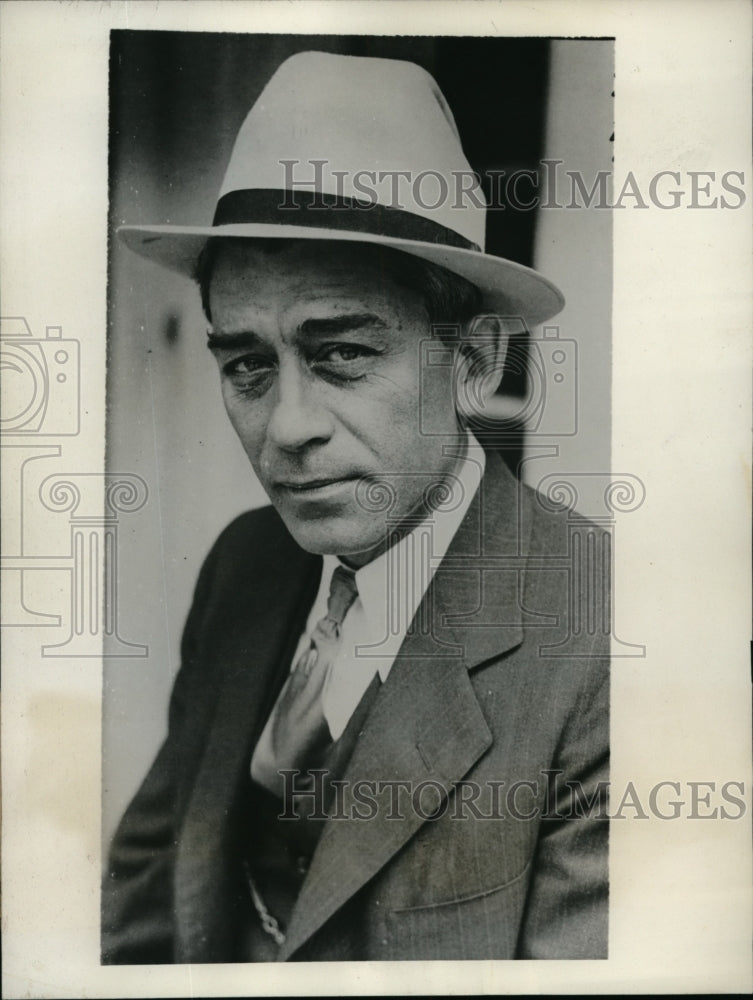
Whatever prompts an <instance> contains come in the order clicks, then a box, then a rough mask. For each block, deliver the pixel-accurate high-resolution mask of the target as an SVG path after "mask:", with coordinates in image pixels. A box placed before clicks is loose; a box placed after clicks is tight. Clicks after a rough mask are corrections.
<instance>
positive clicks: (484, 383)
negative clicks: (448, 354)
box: [455, 314, 510, 422]
mask: <svg viewBox="0 0 753 1000" xmlns="http://www.w3.org/2000/svg"><path fill="white" fill-rule="evenodd" d="M509 339H510V334H509V331H508V330H507V329H506V327H505V324H504V321H503V320H502V319H501V318H500V317H499V316H495V315H491V314H490V315H483V316H476V317H474V318H473V319H472V320H471V321H470V322H469V323H468V326H467V327H466V330H465V332H464V335H463V338H462V341H461V345H460V349H459V351H458V358H457V368H456V379H455V407H456V409H457V412H458V416H459V417H460V419H461V421H462V422H465V421H467V420H468V419H469V418H473V417H484V416H485V415H488V414H487V406H488V403H489V401H490V400H491V399H492V397H493V396H494V395H495V393H496V392H497V390H498V389H499V386H500V383H501V381H502V376H503V375H504V373H505V358H506V357H507V345H508V341H509Z"/></svg>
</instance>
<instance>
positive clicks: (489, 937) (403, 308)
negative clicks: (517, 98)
mask: <svg viewBox="0 0 753 1000" xmlns="http://www.w3.org/2000/svg"><path fill="white" fill-rule="evenodd" d="M374 165H376V166H377V167H378V168H379V169H378V170H377V171H373V172H371V173H369V175H368V178H367V177H366V176H365V173H364V172H365V171H366V170H371V167H373V166H374ZM296 171H300V172H299V173H298V174H296ZM296 176H298V181H296ZM419 177H422V178H426V177H430V178H433V179H434V181H436V183H437V190H438V192H439V194H440V195H442V193H443V192H444V191H446V192H447V193H448V196H447V197H435V198H433V199H432V200H431V201H429V199H427V198H426V197H424V196H423V195H422V191H421V186H420V184H416V183H413V182H414V181H415V179H416V178H419ZM401 178H402V179H404V180H405V179H407V182H408V183H406V184H402V186H401V184H400V183H399V181H400V180H401ZM366 179H368V181H369V184H370V185H371V186H370V188H369V189H368V192H367V194H366V196H364V192H365V191H367V189H366V187H365V180H366ZM469 181H470V183H469ZM457 185H459V186H457ZM450 190H452V192H453V193H452V196H449V192H450ZM458 192H459V196H458V197H456V194H458ZM484 216H485V212H484V207H483V202H482V200H481V199H480V195H479V191H478V188H477V186H474V184H473V182H472V175H471V171H470V167H469V165H468V163H467V161H466V159H465V157H464V155H463V153H462V149H461V146H460V142H459V138H458V135H457V131H456V129H455V125H454V121H453V119H452V115H451V112H450V110H449V108H448V107H447V104H446V102H445V100H444V98H443V96H442V95H441V93H440V92H439V90H438V88H437V86H436V84H435V83H434V81H433V80H432V79H431V77H430V76H429V75H428V74H426V73H425V72H424V71H423V70H421V69H419V68H418V67H416V66H414V65H412V64H409V63H404V62H399V61H389V60H381V59H362V58H354V57H347V56H332V55H325V54H323V53H313V52H311V53H301V54H299V55H297V56H294V57H291V58H290V59H289V60H287V61H286V62H285V63H283V65H282V66H281V67H280V68H279V69H278V71H277V73H276V74H275V75H274V77H273V78H272V80H271V81H270V82H269V84H268V85H267V87H266V88H265V90H264V92H263V94H262V95H261V97H260V98H259V100H258V101H257V103H256V104H255V105H254V107H253V108H252V110H251V112H250V113H249V116H248V118H247V119H246V122H245V123H244V125H243V127H242V129H241V131H240V133H239V135H238V138H237V141H236V145H235V148H234V151H233V155H232V158H231V161H230V164H229V166H228V170H227V173H226V176H225V181H224V184H223V188H222V190H221V193H220V198H219V200H218V205H217V210H216V214H215V219H214V223H213V225H212V226H206V227H196V228H190V229H186V228H179V227H149V228H145V227H130V228H126V229H125V230H123V231H122V236H123V238H124V239H125V240H126V242H127V243H128V244H129V245H130V246H131V247H132V248H133V249H135V250H137V251H138V252H140V253H142V254H144V255H146V256H148V257H151V258H152V259H154V260H156V261H157V262H159V263H161V264H163V265H167V266H169V267H173V268H177V269H178V270H182V271H183V272H184V273H187V274H191V275H192V276H194V277H195V278H196V279H197V280H198V282H199V286H200V289H201V295H202V302H203V305H204V309H205V312H206V315H207V319H208V321H209V324H210V326H209V333H208V346H209V348H210V350H211V351H212V353H213V354H214V356H215V358H216V360H217V364H218V368H219V372H220V381H221V387H222V394H223V399H224V403H225V407H226V410H227V412H228V416H229V418H230V420H231V423H232V424H233V427H234V428H235V430H236V432H237V433H238V435H239V438H240V440H241V442H242V444H243V447H244V449H245V451H246V453H247V455H248V457H249V459H250V461H251V463H252V465H253V468H254V470H255V472H256V474H257V476H258V477H259V479H260V481H261V483H262V485H263V486H264V488H265V490H266V492H267V493H268V495H269V498H270V501H271V504H272V506H271V507H268V508H264V509H263V510H259V511H253V512H251V513H249V514H246V515H243V516H241V517H240V518H239V519H237V520H236V521H235V522H234V523H233V524H231V525H230V526H229V527H228V528H227V529H226V530H225V532H223V534H222V535H221V536H220V538H219V539H218V541H217V543H216V544H215V546H214V548H213V550H212V552H211V553H210V555H209V557H208V559H207V560H206V562H205V564H204V567H203V569H202V572H201V575H200V577H199V581H198V584H197V587H196V592H195V597H194V603H193V606H192V609H191V612H190V615H189V618H188V621H187V624H186V628H185V632H184V636H183V642H182V649H181V653H182V661H181V669H180V672H179V674H178V677H177V679H176V683H175V688H174V692H173V695H172V700H171V706H170V720H169V732H168V736H167V739H166V741H165V743H164V745H163V747H162V749H161V751H160V753H159V755H158V757H157V760H156V761H155V763H154V765H153V767H152V769H151V770H150V772H149V774H148V776H147V778H146V780H145V782H144V784H143V786H142V788H141V789H140V791H139V792H138V794H137V795H136V797H135V799H134V801H133V803H132V804H131V806H130V807H129V809H128V811H127V812H126V815H125V816H124V818H123V820H122V822H121V824H120V827H119V830H118V832H117V834H116V836H115V839H114V842H113V848H112V852H111V858H110V861H109V867H108V872H107V875H106V878H105V885H104V907H103V958H104V961H106V962H125V963H150V962H220V961H228V962H229V961H277V960H283V961H284V960H295V961H312V960H329V961H332V960H373V959H390V960H395V959H453V958H457V959H463V958H487V959H488V958H513V957H520V958H604V957H606V932H607V928H606V907H607V855H606V838H607V826H606V822H605V820H604V818H603V810H602V806H603V801H604V796H605V792H606V779H607V760H608V709H609V700H608V670H607V653H608V650H607V649H606V648H605V641H604V638H603V632H600V631H599V630H597V629H595V628H592V627H590V626H588V627H584V623H583V622H582V621H580V619H578V618H577V614H576V611H577V609H578V608H579V607H580V600H581V596H582V595H581V592H582V591H585V590H586V589H587V588H589V587H591V588H593V587H594V586H597V585H598V586H602V585H603V584H602V583H601V582H600V581H599V578H598V576H596V575H594V576H592V577H589V579H588V580H585V579H581V577H579V576H578V575H577V574H575V573H573V574H568V573H567V572H563V570H562V565H563V559H567V557H568V555H569V553H570V552H571V550H572V547H573V545H574V544H576V543H575V542H574V539H576V540H577V544H582V545H583V546H584V547H588V546H591V547H593V546H594V545H596V544H597V542H598V539H599V535H598V533H597V530H596V529H595V528H594V527H593V526H591V525H589V524H588V523H587V522H585V521H583V520H582V519H578V518H577V516H576V515H574V514H573V513H572V512H568V511H565V510H554V509H551V505H548V504H546V503H545V502H543V500H542V498H539V497H537V495H536V494H534V493H533V492H531V491H529V490H528V489H526V488H524V487H522V486H521V485H520V484H519V483H518V482H517V481H516V479H515V478H514V477H513V475H512V474H511V473H510V472H509V471H508V470H507V469H506V467H505V466H504V464H503V462H502V461H501V459H500V458H499V456H497V455H496V454H495V453H494V452H492V451H490V452H488V453H486V452H485V451H484V449H483V448H481V446H480V445H479V444H478V441H477V440H476V438H475V436H474V435H473V433H472V430H471V426H472V422H473V417H474V416H478V415H479V414H481V415H483V413H484V411H485V406H486V403H487V402H488V401H489V399H490V398H491V396H493V394H494V392H495V391H496V389H497V388H498V385H499V382H500V379H501V375H502V371H503V362H504V353H505V347H506V337H507V333H508V330H509V328H510V320H511V319H512V320H513V321H515V320H518V319H519V318H521V317H522V318H523V320H524V321H525V322H527V323H528V324H529V325H532V324H535V323H538V322H542V321H543V320H545V319H547V318H549V317H550V316H552V315H553V314H554V313H556V312H557V311H558V309H559V308H561V305H562V299H561V296H560V294H559V292H558V291H557V290H556V289H555V288H554V287H553V286H552V285H551V284H550V283H549V282H547V281H546V280H545V279H544V278H543V277H541V276H540V275H538V274H536V273H535V272H533V271H531V270H529V269H526V268H523V267H521V266H519V265H517V264H515V263H513V262H510V261H505V260H502V259H499V258H494V257H491V256H489V255H486V254H484V252H483V250H482V247H483V242H484ZM553 651H554V652H553ZM584 802H585V806H584V805H583V803H584Z"/></svg>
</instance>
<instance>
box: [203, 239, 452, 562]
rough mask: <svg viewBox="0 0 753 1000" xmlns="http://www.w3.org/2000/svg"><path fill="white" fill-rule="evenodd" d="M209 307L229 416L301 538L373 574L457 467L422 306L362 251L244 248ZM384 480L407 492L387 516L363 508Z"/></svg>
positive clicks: (398, 493) (443, 381)
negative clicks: (430, 365) (400, 527)
mask: <svg viewBox="0 0 753 1000" xmlns="http://www.w3.org/2000/svg"><path fill="white" fill-rule="evenodd" d="M210 307H211V314H212V332H211V336H210V347H211V349H212V351H213V353H214V355H215V357H216V359H217V363H218V365H219V369H220V378H221V384H222V395H223V400H224V403H225V408H226V410H227V412H228V415H229V417H230V421H231V423H232V425H233V427H234V428H235V430H236V432H237V433H238V436H239V437H240V440H241V442H242V444H243V447H244V449H245V451H246V454H247V455H248V457H249V459H250V460H251V464H252V465H253V467H254V471H255V472H256V474H257V476H258V477H259V479H260V481H261V483H262V485H263V486H264V489H265V490H266V491H267V493H268V495H269V498H270V500H271V501H272V503H273V504H274V506H275V507H276V508H277V510H278V512H279V513H280V515H281V517H282V519H283V520H284V522H285V524H286V526H287V528H288V530H289V531H290V533H291V534H292V535H293V537H294V538H295V539H296V541H297V542H298V543H299V545H301V547H302V548H304V549H306V550H308V551H310V552H317V553H333V554H335V555H340V556H344V557H346V558H348V560H349V561H350V562H352V563H353V564H355V565H360V564H362V563H364V562H366V561H368V559H370V558H372V557H373V555H375V554H376V552H377V551H379V549H380V548H381V547H382V546H383V545H384V541H385V533H386V530H387V527H388V523H387V521H386V517H387V516H388V517H389V522H390V524H391V525H392V526H393V527H394V525H395V523H396V522H400V521H403V520H404V519H405V518H406V517H407V516H408V515H410V514H411V513H413V512H415V511H417V510H420V508H421V503H422V497H423V495H424V492H425V490H426V488H427V486H428V485H429V484H430V483H431V482H433V481H439V480H441V479H442V478H443V477H444V476H445V475H446V474H447V473H448V472H449V471H450V470H451V469H452V468H453V467H454V465H455V462H456V460H455V459H454V458H453V457H448V456H447V455H444V454H443V449H442V446H443V445H444V444H447V443H448V442H449V441H452V440H453V438H455V439H456V436H457V432H458V424H457V418H456V414H455V406H454V400H453V388H452V385H453V373H452V366H451V365H447V366H440V367H438V368H437V369H435V370H433V372H432V379H431V382H430V386H429V388H428V389H427V388H426V386H425V387H424V396H423V398H422V399H420V400H419V394H420V391H421V377H420V376H421V355H422V351H421V349H420V345H421V342H422V341H423V340H425V339H426V338H427V337H429V336H430V335H431V329H430V324H429V320H428V316H427V313H426V309H425V307H424V304H423V300H422V298H421V297H420V295H419V294H418V293H416V292H413V291H410V290H408V289H406V288H403V287H401V286H400V285H398V284H397V283H396V282H395V281H394V280H393V279H392V278H391V277H390V276H389V275H388V274H387V273H386V271H385V268H384V266H383V265H382V266H381V267H380V257H379V256H378V254H377V252H376V250H372V249H371V248H369V247H365V246H363V245H360V246H359V245H347V244H337V243H321V242H318V243H314V242H310V241H300V242H297V243H293V244H288V245H286V246H285V248H284V249H282V250H277V251H276V252H272V253H269V254H267V253H264V252H263V251H262V250H260V249H259V248H258V246H257V247H254V246H253V245H249V244H244V243H242V242H240V241H239V242H234V243H231V244H227V245H224V246H222V247H221V249H220V250H219V252H218V256H217V259H216V263H215V267H214V271H213V273H212V280H211V286H210ZM421 410H423V420H424V426H427V424H428V425H429V426H431V428H432V434H431V436H427V435H425V434H422V433H421V430H420V425H421V421H420V418H421ZM380 481H381V482H386V483H388V484H389V486H390V487H391V488H392V489H393V490H394V491H395V500H394V503H393V504H392V506H391V507H390V509H389V510H388V511H387V513H386V514H385V513H384V512H383V511H375V510H374V509H373V507H374V505H373V504H370V503H368V502H366V503H364V502H363V497H364V491H365V489H367V488H368V486H369V485H371V486H372V488H375V487H374V484H375V483H378V482H380ZM359 482H360V486H359ZM357 487H358V490H357ZM372 496H373V494H372Z"/></svg>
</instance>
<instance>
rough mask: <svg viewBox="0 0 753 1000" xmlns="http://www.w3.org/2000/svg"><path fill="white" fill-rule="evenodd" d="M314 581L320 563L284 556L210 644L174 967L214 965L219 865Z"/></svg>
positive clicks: (220, 936) (248, 591) (219, 918)
mask: <svg viewBox="0 0 753 1000" xmlns="http://www.w3.org/2000/svg"><path fill="white" fill-rule="evenodd" d="M296 549H297V547H296ZM320 573H321V559H320V558H318V557H315V556H311V555H309V554H307V553H304V552H302V551H301V550H300V549H297V551H296V552H293V553H288V552H285V553H284V558H279V559H276V560H274V561H273V563H272V565H271V566H269V567H265V568H264V572H261V571H259V572H258V573H257V574H255V575H254V577H253V579H252V580H249V581H248V586H246V587H245V588H243V587H241V588H239V592H238V593H237V595H236V599H235V601H234V606H233V610H232V612H231V613H230V614H228V615H226V620H228V621H230V620H232V621H233V622H234V627H233V632H232V634H231V635H227V636H226V635H222V636H220V635H218V636H217V638H216V641H217V644H218V649H217V657H218V662H221V663H222V672H221V677H220V690H219V693H218V697H217V703H216V708H215V711H214V717H213V719H212V720H211V721H210V722H209V730H210V735H209V739H208V741H207V745H206V748H205V751H204V755H203V758H202V761H201V764H200V766H199V769H198V771H197V776H196V781H195V784H194V787H193V789H192V792H191V797H190V801H189V804H188V808H187V811H186V820H185V825H184V828H183V832H182V836H181V837H180V839H179V848H178V855H177V858H176V880H175V884H176V911H177V917H178V939H179V940H178V960H179V961H181V960H182V961H202V960H203V961H218V960H220V959H219V958H218V955H221V952H222V949H223V947H224V943H225V941H226V940H227V937H228V933H227V932H228V927H227V926H226V925H227V924H228V922H229V921H230V920H231V913H230V912H228V911H229V908H228V906H227V899H228V886H227V878H228V871H227V864H226V859H227V858H228V857H229V856H231V855H232V841H233V839H234V838H237V837H239V836H240V835H242V831H239V829H238V827H239V824H240V821H239V820H238V818H237V816H234V813H235V811H236V810H237V808H238V804H239V802H240V801H241V795H240V792H241V790H242V788H243V784H244V783H245V781H246V780H247V778H248V767H249V762H250V754H251V749H252V748H253V746H254V745H255V743H256V740H257V739H258V737H259V735H260V732H261V728H262V726H263V724H264V722H265V720H266V716H267V714H268V712H269V709H270V708H271V704H272V703H273V701H274V698H275V697H276V695H277V692H278V690H279V688H280V686H281V684H282V681H283V680H284V676H285V675H284V671H283V670H281V664H283V663H285V662H286V657H287V659H288V660H289V659H290V658H291V657H292V655H293V653H294V649H295V644H296V642H297V640H298V637H299V635H300V633H301V631H302V629H303V628H304V625H305V621H306V616H307V614H308V610H309V607H310V605H311V602H312V601H313V599H314V596H315V594H316V587H317V586H318V581H319V576H320ZM260 582H261V584H263V585H262V586H260ZM218 631H220V630H219V629H218ZM234 820H235V821H234Z"/></svg>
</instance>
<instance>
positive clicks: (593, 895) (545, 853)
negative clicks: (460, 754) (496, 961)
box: [517, 658, 609, 959]
mask: <svg viewBox="0 0 753 1000" xmlns="http://www.w3.org/2000/svg"><path fill="white" fill-rule="evenodd" d="M549 793H550V794H549V801H548V804H547V807H546V810H545V813H544V817H543V818H542V821H541V826H540V834H539V841H538V845H537V850H536V855H535V858H534V870H533V876H532V880H531V884H530V889H529V893H528V898H527V902H526V910H525V915H524V919H523V924H522V928H521V933H520V936H519V938H518V948H517V957H518V958H528V959H600V958H607V944H608V917H609V857H608V848H609V820H608V816H607V812H608V793H609V667H608V661H607V660H605V659H601V658H594V660H592V661H591V665H590V666H589V667H588V669H587V670H586V673H585V678H584V681H583V684H582V685H581V688H580V692H579V694H578V697H577V699H576V702H575V707H574V710H573V712H572V713H571V715H570V718H569V719H568V722H567V724H566V726H565V728H564V730H563V733H562V736H561V738H560V741H559V750H558V753H557V755H556V757H555V761H554V763H553V766H552V772H551V774H550V776H549Z"/></svg>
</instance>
